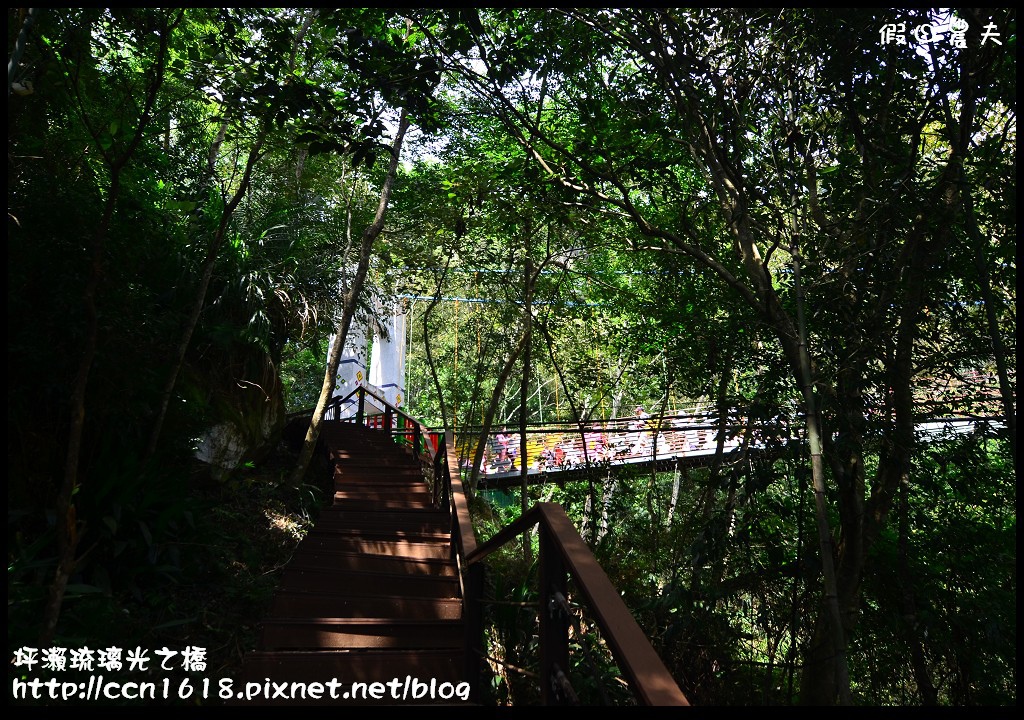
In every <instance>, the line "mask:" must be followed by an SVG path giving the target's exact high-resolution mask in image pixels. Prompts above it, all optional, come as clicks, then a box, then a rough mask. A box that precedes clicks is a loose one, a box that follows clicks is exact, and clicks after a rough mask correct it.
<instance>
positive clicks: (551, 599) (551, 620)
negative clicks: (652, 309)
mask: <svg viewBox="0 0 1024 720" xmlns="http://www.w3.org/2000/svg"><path fill="white" fill-rule="evenodd" d="M539 530H540V558H539V559H540V573H539V574H540V697H541V704H542V705H562V704H565V703H566V700H567V698H565V697H564V696H563V694H562V693H561V692H560V691H559V690H556V688H557V687H558V686H557V683H556V680H555V675H556V669H555V668H556V666H557V667H558V668H561V669H563V670H567V669H568V668H569V618H568V617H566V615H565V612H564V611H563V610H562V606H561V604H559V603H558V601H557V600H556V599H555V593H561V594H562V596H563V597H566V596H567V586H568V583H567V581H566V571H565V564H564V563H563V561H562V556H561V554H560V553H559V551H558V547H557V545H556V543H555V541H554V539H552V538H551V531H550V529H549V528H548V527H547V524H546V523H544V522H543V521H542V522H541V523H540V526H539ZM526 535H527V537H529V533H526Z"/></svg>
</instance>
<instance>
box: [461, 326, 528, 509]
mask: <svg viewBox="0 0 1024 720" xmlns="http://www.w3.org/2000/svg"><path fill="white" fill-rule="evenodd" d="M526 342H527V337H526V333H525V332H524V333H523V334H522V336H521V337H520V338H519V342H518V343H517V344H516V347H515V349H514V350H513V351H512V354H511V355H509V358H508V360H506V361H505V365H504V367H502V368H501V372H500V373H499V374H498V381H497V383H495V385H494V392H493V393H491V401H490V403H488V404H487V410H486V412H484V418H483V423H482V424H481V425H480V435H479V437H478V438H477V441H476V450H475V451H474V453H473V469H472V470H471V472H470V476H469V487H470V491H471V492H476V486H477V483H479V481H480V465H481V463H482V462H483V459H484V448H485V447H486V446H487V436H488V434H490V432H491V423H493V422H494V415H495V413H497V412H498V405H499V404H500V403H501V396H502V393H504V391H505V385H506V384H507V383H508V379H509V377H510V376H511V375H512V370H513V368H514V367H515V364H516V361H518V360H519V356H520V355H521V354H522V352H523V349H524V348H525V347H526Z"/></svg>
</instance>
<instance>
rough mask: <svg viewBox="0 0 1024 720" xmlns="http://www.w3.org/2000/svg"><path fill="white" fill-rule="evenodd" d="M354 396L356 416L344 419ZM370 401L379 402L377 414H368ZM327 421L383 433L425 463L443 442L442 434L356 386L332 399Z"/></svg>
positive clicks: (354, 414) (326, 417)
mask: <svg viewBox="0 0 1024 720" xmlns="http://www.w3.org/2000/svg"><path fill="white" fill-rule="evenodd" d="M353 397H355V401H356V411H355V413H353V414H352V415H351V416H349V417H341V413H342V412H343V408H344V406H345V405H346V404H347V403H348V402H349V400H351V399H352V398H353ZM367 398H370V399H372V400H374V401H376V402H377V403H379V405H380V408H372V409H373V410H376V411H377V412H369V411H368V404H367ZM371 407H372V404H371ZM324 420H340V421H341V422H350V423H355V424H357V425H365V426H367V427H371V428H375V429H377V430H381V431H383V432H384V433H386V434H387V435H388V437H391V438H394V440H395V441H396V442H397V443H399V444H400V445H405V446H406V447H408V448H409V449H411V450H412V453H413V455H414V456H415V457H416V458H422V459H426V460H432V459H433V456H434V454H435V453H436V452H437V446H438V443H439V440H440V433H437V432H434V431H432V430H430V429H429V428H427V427H426V426H425V425H423V424H422V423H420V422H419V421H418V420H416V419H415V418H413V417H412V416H411V415H408V414H407V413H406V412H405V411H403V410H400V409H399V408H397V407H395V406H394V405H392V404H391V403H390V402H388V401H387V399H385V398H383V397H381V396H380V395H378V394H377V393H375V392H373V391H372V390H369V389H368V388H365V387H363V386H359V387H357V388H356V389H355V390H353V391H352V392H350V393H349V394H348V395H345V396H341V395H338V396H336V397H334V398H331V400H330V401H329V402H328V403H327V407H326V408H324Z"/></svg>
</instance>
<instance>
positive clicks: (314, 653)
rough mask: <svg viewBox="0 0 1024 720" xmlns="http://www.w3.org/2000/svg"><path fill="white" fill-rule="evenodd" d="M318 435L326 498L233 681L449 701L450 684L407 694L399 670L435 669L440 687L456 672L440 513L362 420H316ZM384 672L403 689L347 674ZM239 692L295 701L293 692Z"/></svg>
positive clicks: (394, 449) (454, 574)
mask: <svg viewBox="0 0 1024 720" xmlns="http://www.w3.org/2000/svg"><path fill="white" fill-rule="evenodd" d="M321 438H322V440H323V442H324V445H325V447H326V448H327V450H328V454H329V457H330V459H331V465H332V467H333V472H334V490H335V492H334V504H333V506H332V507H330V508H327V509H325V510H324V511H323V512H322V513H321V515H320V518H319V520H318V521H317V523H316V525H315V527H314V528H313V530H311V531H310V533H309V534H308V535H307V536H306V537H305V538H304V539H303V540H302V542H301V543H300V544H299V546H298V548H297V549H296V551H295V554H294V556H293V557H292V560H291V562H290V563H289V564H288V566H287V567H286V568H285V570H284V573H283V577H282V579H281V584H280V586H279V589H278V592H277V594H276V595H275V597H274V599H273V603H272V605H271V608H270V612H269V614H268V616H267V617H266V618H265V619H264V622H263V624H262V630H261V636H260V641H259V649H258V650H257V651H255V652H253V653H250V654H249V655H247V656H246V657H245V659H244V661H243V667H242V672H241V675H240V677H239V679H238V680H237V681H236V683H235V686H234V687H235V689H236V690H238V691H244V688H245V684H246V683H250V682H252V683H266V682H267V681H270V682H273V683H284V682H288V683H289V684H290V683H292V682H297V683H305V684H307V685H308V684H310V683H313V682H320V683H327V682H329V681H330V680H332V679H337V681H338V682H339V683H341V690H340V692H339V693H338V694H339V697H338V698H336V699H332V698H330V697H326V694H325V697H323V698H321V699H319V700H313V699H306V701H305V704H310V703H313V704H372V705H388V704H423V703H445V704H451V703H453V702H454V703H459V702H460V698H459V697H458V696H457V695H456V696H455V697H454V698H453V697H452V696H451V695H450V694H449V695H448V699H444V698H441V697H440V693H435V694H434V697H433V698H431V697H430V694H429V693H422V692H421V697H419V698H414V697H412V696H411V693H408V682H407V681H406V676H409V677H410V678H411V679H415V680H418V681H419V682H421V683H428V684H429V683H430V682H431V681H432V680H434V681H436V686H437V687H440V686H441V685H442V684H443V683H451V684H452V685H458V683H460V682H461V681H463V680H464V679H465V677H464V638H465V634H464V633H465V631H464V628H463V619H462V598H461V591H460V582H459V577H458V570H457V567H456V564H455V561H454V560H453V558H452V552H451V535H450V529H449V521H448V519H447V516H446V515H445V514H443V513H441V512H439V511H437V510H435V509H434V508H433V506H432V503H431V495H430V490H429V488H428V486H427V483H426V481H425V480H424V477H423V472H422V468H421V465H420V462H419V460H417V459H415V458H414V457H413V455H412V453H411V452H410V451H409V450H407V449H405V448H403V447H401V446H399V445H398V444H396V443H395V442H393V441H392V440H391V439H390V438H388V437H387V436H386V435H385V433H383V432H382V431H380V430H373V429H370V428H367V427H364V426H362V425H356V424H351V423H343V422H337V421H335V422H325V423H324V427H323V430H322V431H321ZM393 678H397V679H398V680H399V681H400V682H401V687H399V686H397V685H396V686H394V687H397V688H398V690H397V692H398V693H399V695H402V694H405V695H406V697H404V698H403V697H401V696H400V697H397V698H396V697H393V695H394V694H395V693H394V692H393V691H392V690H391V689H390V687H389V688H388V689H387V691H386V693H387V694H386V695H385V696H384V697H382V698H381V697H378V698H377V699H374V698H373V697H367V696H365V695H359V694H358V693H356V694H355V696H353V695H351V694H350V693H349V691H350V688H351V684H352V683H355V682H359V683H366V684H367V685H369V684H371V683H388V682H389V681H392V679H393ZM419 687H420V690H421V691H422V690H423V687H424V686H419ZM345 694H350V696H349V697H345V696H344V695H345ZM289 695H290V694H289ZM238 703H239V704H246V705H251V704H280V705H299V704H304V702H303V700H301V699H295V698H294V697H291V696H289V697H288V699H287V700H285V699H283V698H280V697H279V698H273V697H271V698H262V697H261V698H256V697H253V698H251V699H248V700H238Z"/></svg>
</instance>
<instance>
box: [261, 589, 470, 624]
mask: <svg viewBox="0 0 1024 720" xmlns="http://www.w3.org/2000/svg"><path fill="white" fill-rule="evenodd" d="M384 614H386V615H387V616H388V617H400V618H410V619H413V618H416V619H418V618H422V619H429V620H445V619H447V620H458V619H459V618H461V617H462V601H461V600H459V599H458V598H417V597H404V596H400V595H366V596H363V597H358V596H350V595H329V594H326V593H319V592H310V593H303V592H279V593H277V595H275V596H274V599H273V600H272V601H271V604H270V612H269V613H268V617H274V618H285V617H351V618H365V617H376V616H380V615H384Z"/></svg>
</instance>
